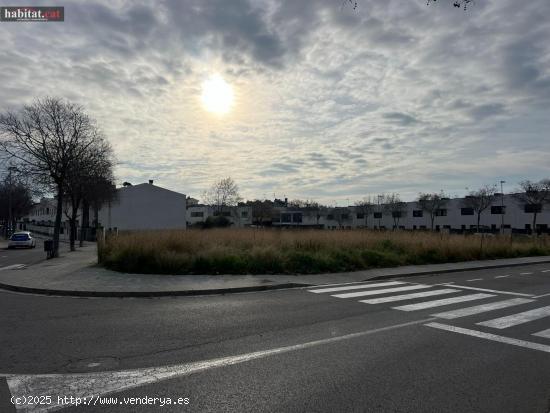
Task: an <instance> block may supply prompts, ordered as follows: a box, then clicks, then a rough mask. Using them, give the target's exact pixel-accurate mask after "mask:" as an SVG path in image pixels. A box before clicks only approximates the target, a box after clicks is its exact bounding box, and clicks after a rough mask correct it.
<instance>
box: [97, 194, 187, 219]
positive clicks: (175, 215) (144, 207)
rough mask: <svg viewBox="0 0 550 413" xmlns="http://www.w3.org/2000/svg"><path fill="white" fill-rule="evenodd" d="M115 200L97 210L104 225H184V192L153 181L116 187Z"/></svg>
mask: <svg viewBox="0 0 550 413" xmlns="http://www.w3.org/2000/svg"><path fill="white" fill-rule="evenodd" d="M117 198H118V199H117V200H116V201H114V202H112V203H111V204H110V205H104V206H103V207H102V208H101V209H100V211H99V223H100V225H102V226H103V227H104V228H106V229H109V228H112V229H114V228H118V229H119V230H141V229H185V228H186V196H185V195H184V194H180V193H178V192H174V191H170V190H168V189H164V188H160V187H158V186H155V185H153V184H139V185H134V186H127V187H123V188H119V189H117Z"/></svg>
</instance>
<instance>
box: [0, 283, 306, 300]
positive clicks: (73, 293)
mask: <svg viewBox="0 0 550 413" xmlns="http://www.w3.org/2000/svg"><path fill="white" fill-rule="evenodd" d="M309 286H311V284H298V283H285V284H273V285H258V286H253V287H236V288H216V289H211V290H175V291H77V290H51V289H47V288H33V287H22V286H19V285H11V284H4V283H0V289H2V290H7V291H14V292H18V293H26V294H38V295H50V296H61V297H88V298H93V297H98V298H109V297H111V298H125V297H128V298H131V297H140V298H153V297H185V296H197V295H224V294H236V293H246V292H257V291H269V290H283V289H290V288H300V287H309Z"/></svg>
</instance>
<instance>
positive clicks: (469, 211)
mask: <svg viewBox="0 0 550 413" xmlns="http://www.w3.org/2000/svg"><path fill="white" fill-rule="evenodd" d="M460 215H474V209H473V208H460Z"/></svg>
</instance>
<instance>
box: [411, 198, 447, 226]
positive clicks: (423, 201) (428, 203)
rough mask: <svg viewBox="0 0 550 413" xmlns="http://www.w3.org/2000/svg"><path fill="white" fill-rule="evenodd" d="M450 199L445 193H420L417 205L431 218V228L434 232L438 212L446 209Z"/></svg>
mask: <svg viewBox="0 0 550 413" xmlns="http://www.w3.org/2000/svg"><path fill="white" fill-rule="evenodd" d="M448 201H449V199H448V198H447V195H445V193H444V192H443V191H441V192H440V193H432V194H430V193H420V194H418V199H417V201H416V204H417V205H418V207H419V208H420V209H421V210H422V211H424V212H426V213H427V214H429V216H430V228H431V230H432V231H433V230H434V223H435V219H436V217H437V214H438V211H440V210H441V209H443V208H445V206H446V205H447V202H448Z"/></svg>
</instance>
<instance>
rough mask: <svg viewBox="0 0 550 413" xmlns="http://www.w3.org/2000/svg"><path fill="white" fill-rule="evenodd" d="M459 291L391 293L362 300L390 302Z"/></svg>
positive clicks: (366, 301)
mask: <svg viewBox="0 0 550 413" xmlns="http://www.w3.org/2000/svg"><path fill="white" fill-rule="evenodd" d="M458 291H459V290H453V289H451V288H446V289H443V290H432V291H423V292H421V293H412V294H401V295H391V296H389V297H380V298H370V299H368V300H362V301H360V302H361V303H365V304H381V303H390V302H393V301H402V300H412V299H414V298H423V297H432V296H434V295H442V294H451V293H456V292H458Z"/></svg>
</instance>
